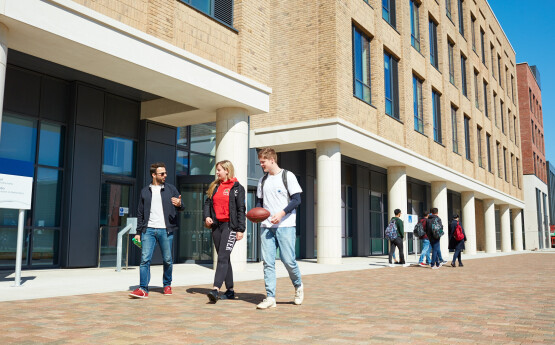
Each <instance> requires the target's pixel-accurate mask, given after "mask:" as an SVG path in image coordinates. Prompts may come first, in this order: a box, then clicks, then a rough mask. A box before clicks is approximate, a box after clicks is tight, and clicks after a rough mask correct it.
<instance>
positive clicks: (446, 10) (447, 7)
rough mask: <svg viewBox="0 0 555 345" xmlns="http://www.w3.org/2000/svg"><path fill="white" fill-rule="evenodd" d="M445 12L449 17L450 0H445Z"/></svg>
mask: <svg viewBox="0 0 555 345" xmlns="http://www.w3.org/2000/svg"><path fill="white" fill-rule="evenodd" d="M445 14H447V18H449V19H451V21H453V20H452V18H451V0H445Z"/></svg>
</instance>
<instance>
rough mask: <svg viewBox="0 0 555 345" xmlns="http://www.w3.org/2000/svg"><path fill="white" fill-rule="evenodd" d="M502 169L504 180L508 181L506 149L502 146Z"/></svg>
mask: <svg viewBox="0 0 555 345" xmlns="http://www.w3.org/2000/svg"><path fill="white" fill-rule="evenodd" d="M503 170H504V171H505V181H507V182H509V175H508V174H507V149H506V148H505V147H503Z"/></svg>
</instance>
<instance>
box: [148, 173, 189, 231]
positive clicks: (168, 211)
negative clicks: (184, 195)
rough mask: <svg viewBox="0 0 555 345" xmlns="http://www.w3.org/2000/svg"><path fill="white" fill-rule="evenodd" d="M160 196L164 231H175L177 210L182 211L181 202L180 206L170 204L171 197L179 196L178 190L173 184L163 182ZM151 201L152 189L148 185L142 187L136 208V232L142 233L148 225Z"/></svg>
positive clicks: (176, 227)
mask: <svg viewBox="0 0 555 345" xmlns="http://www.w3.org/2000/svg"><path fill="white" fill-rule="evenodd" d="M160 196H161V197H162V209H163V210H164V219H165V221H166V231H167V232H168V233H170V232H173V231H176V230H177V229H178V226H177V211H183V210H184V209H185V207H183V202H181V207H175V206H173V204H172V198H173V197H175V198H179V191H178V190H177V188H175V186H174V185H171V184H169V183H166V184H163V185H162V189H161V190H160ZM151 203H152V190H151V189H150V185H148V186H146V187H144V188H143V189H142V190H141V195H140V197H139V207H138V210H137V232H138V233H142V232H145V231H146V228H147V227H148V219H149V217H150V205H151Z"/></svg>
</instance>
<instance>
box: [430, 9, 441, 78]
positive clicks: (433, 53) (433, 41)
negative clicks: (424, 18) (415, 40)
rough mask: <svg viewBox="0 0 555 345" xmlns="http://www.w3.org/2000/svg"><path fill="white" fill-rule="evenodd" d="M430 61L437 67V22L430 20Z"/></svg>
mask: <svg viewBox="0 0 555 345" xmlns="http://www.w3.org/2000/svg"><path fill="white" fill-rule="evenodd" d="M429 27H430V63H431V64H432V66H434V67H435V68H439V62H438V51H437V24H436V23H435V22H434V21H433V20H430V25H429Z"/></svg>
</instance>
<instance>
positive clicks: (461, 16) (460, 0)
mask: <svg viewBox="0 0 555 345" xmlns="http://www.w3.org/2000/svg"><path fill="white" fill-rule="evenodd" d="M457 2H458V5H459V6H458V7H459V32H460V34H461V36H462V37H464V12H463V0H457Z"/></svg>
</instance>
